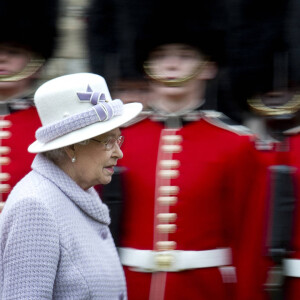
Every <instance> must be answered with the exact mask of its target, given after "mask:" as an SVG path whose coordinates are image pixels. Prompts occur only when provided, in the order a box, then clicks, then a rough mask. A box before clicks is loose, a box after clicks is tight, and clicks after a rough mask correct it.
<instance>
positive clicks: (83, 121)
mask: <svg viewBox="0 0 300 300" xmlns="http://www.w3.org/2000/svg"><path fill="white" fill-rule="evenodd" d="M91 102H92V101H91ZM122 113H123V102H122V101H121V100H120V99H116V100H112V101H108V102H104V101H101V102H98V103H97V104H95V105H94V106H93V107H91V108H90V109H89V110H87V111H85V112H82V113H78V114H75V115H72V116H69V117H66V118H64V119H62V120H60V121H57V122H55V123H52V124H49V125H46V126H43V127H41V128H39V129H38V130H37V131H36V133H35V137H36V139H37V140H38V141H39V142H41V143H48V142H50V141H52V140H54V139H56V138H58V137H60V136H63V135H65V134H67V133H70V132H72V131H76V130H78V129H81V128H84V127H86V126H89V125H91V124H94V123H97V122H104V121H107V120H109V119H111V118H113V117H114V116H119V115H122Z"/></svg>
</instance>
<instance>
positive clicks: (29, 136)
mask: <svg viewBox="0 0 300 300" xmlns="http://www.w3.org/2000/svg"><path fill="white" fill-rule="evenodd" d="M1 119H4V120H9V121H10V122H11V127H9V128H2V129H1V130H2V131H9V132H10V133H11V136H10V138H8V139H1V146H5V147H10V152H9V153H8V154H2V155H1V156H2V157H8V158H9V159H10V163H9V164H7V165H2V166H1V172H2V173H9V174H10V179H9V180H8V181H2V183H3V184H6V183H7V184H9V185H10V186H11V188H13V187H14V186H15V185H16V183H17V182H18V181H19V180H20V179H21V178H22V177H24V176H25V175H26V174H27V173H28V172H29V171H30V170H31V163H32V160H33V158H34V156H35V155H34V154H31V153H29V152H28V151H27V148H28V146H29V145H30V144H31V143H32V142H34V141H35V131H36V129H37V128H38V127H40V126H41V123H40V120H39V117H38V114H37V111H36V109H35V108H34V107H31V108H29V109H25V110H20V111H17V112H15V113H12V114H9V115H5V116H2V117H1ZM8 192H10V191H8ZM1 196H2V200H3V201H6V199H7V196H8V193H3V194H2V195H1Z"/></svg>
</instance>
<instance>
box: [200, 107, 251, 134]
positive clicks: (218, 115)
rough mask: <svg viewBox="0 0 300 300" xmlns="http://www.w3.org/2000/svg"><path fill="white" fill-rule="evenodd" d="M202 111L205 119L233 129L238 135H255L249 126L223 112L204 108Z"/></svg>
mask: <svg viewBox="0 0 300 300" xmlns="http://www.w3.org/2000/svg"><path fill="white" fill-rule="evenodd" d="M202 112H203V117H204V119H205V120H206V121H207V122H209V123H211V124H213V125H215V126H217V127H220V128H223V129H225V130H229V131H232V132H234V133H236V134H238V135H253V132H252V131H251V130H250V129H249V128H248V127H246V126H244V125H241V124H239V123H237V122H236V121H234V120H232V119H230V118H229V117H228V116H226V115H225V114H223V113H222V112H218V111H214V110H203V111H202Z"/></svg>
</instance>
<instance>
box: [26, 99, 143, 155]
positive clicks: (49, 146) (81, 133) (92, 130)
mask: <svg viewBox="0 0 300 300" xmlns="http://www.w3.org/2000/svg"><path fill="white" fill-rule="evenodd" d="M142 109H143V105H142V104H141V103H128V104H125V105H124V111H123V114H122V115H120V116H115V117H113V118H112V119H110V120H108V121H104V122H97V123H94V124H91V125H89V126H86V127H84V128H80V129H78V130H76V131H73V132H70V133H67V134H65V135H63V136H60V137H58V138H56V139H55V140H52V141H50V142H48V143H41V142H39V141H35V142H33V143H32V144H31V145H30V146H29V147H28V152H30V153H41V152H45V151H49V150H54V149H58V148H62V147H65V146H69V145H73V144H76V143H79V142H82V141H84V140H87V139H90V138H93V137H95V136H98V135H101V134H104V133H106V132H109V131H111V130H113V129H115V128H118V127H120V126H121V125H124V124H126V123H127V122H129V121H130V120H132V119H133V118H135V117H136V116H137V115H138V114H139V113H140V112H141V111H142Z"/></svg>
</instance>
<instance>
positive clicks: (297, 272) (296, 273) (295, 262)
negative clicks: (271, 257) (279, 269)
mask: <svg viewBox="0 0 300 300" xmlns="http://www.w3.org/2000/svg"><path fill="white" fill-rule="evenodd" d="M283 273H284V275H285V276H290V277H300V259H292V258H289V259H284V260H283Z"/></svg>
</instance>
